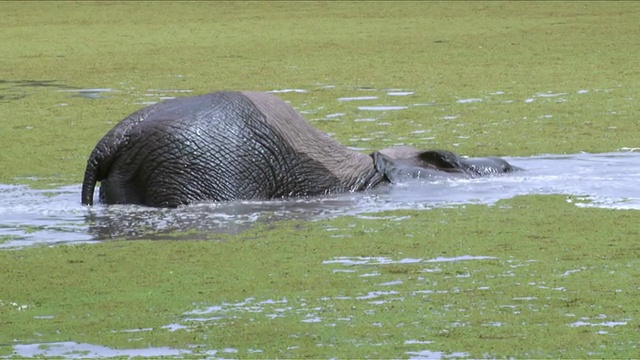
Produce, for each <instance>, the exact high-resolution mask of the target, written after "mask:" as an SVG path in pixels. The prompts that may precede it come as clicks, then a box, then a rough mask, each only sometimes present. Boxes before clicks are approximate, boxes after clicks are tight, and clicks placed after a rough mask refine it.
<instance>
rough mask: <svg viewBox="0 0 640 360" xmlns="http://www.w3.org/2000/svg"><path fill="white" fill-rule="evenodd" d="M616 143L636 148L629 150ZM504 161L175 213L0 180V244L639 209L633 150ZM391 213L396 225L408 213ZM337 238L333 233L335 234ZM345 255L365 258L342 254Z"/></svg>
mask: <svg viewBox="0 0 640 360" xmlns="http://www.w3.org/2000/svg"><path fill="white" fill-rule="evenodd" d="M624 149H626V150H636V148H632V147H628V148H623V150H624ZM505 159H506V160H507V161H509V162H511V163H512V164H514V165H516V166H519V167H522V168H524V169H526V170H525V171H522V172H516V173H511V174H506V175H504V176H494V177H484V178H476V179H435V178H434V179H431V180H424V181H422V180H421V181H410V182H406V183H399V184H395V185H393V186H388V187H381V188H377V189H374V190H371V191H368V192H363V193H348V194H340V195H332V196H325V197H316V198H300V199H282V200H272V201H238V202H227V203H202V204H194V205H190V206H184V207H179V208H177V209H155V208H149V207H143V206H132V205H117V206H104V205H101V204H96V205H95V206H93V207H91V208H89V207H86V206H82V205H81V204H80V200H79V194H80V190H81V185H79V184H77V185H70V186H63V187H59V188H55V189H45V190H42V189H32V188H30V187H28V186H25V185H2V184H0V239H2V240H3V241H4V242H2V243H0V248H9V247H20V246H29V245H33V244H38V243H46V244H58V243H78V242H92V241H100V240H108V239H114V238H123V237H124V238H129V239H136V238H142V237H144V238H150V239H179V238H185V239H205V238H211V234H216V233H224V234H235V233H238V232H240V231H244V230H245V229H248V228H250V227H252V226H254V225H255V224H257V223H260V222H272V221H277V220H281V219H325V218H331V217H336V216H345V215H349V216H358V217H361V218H363V219H381V217H380V216H378V215H376V213H378V212H382V211H388V210H397V209H414V210H429V209H433V208H437V207H447V206H456V205H462V204H469V203H473V204H486V205H491V204H494V203H495V202H496V201H498V200H501V199H507V198H511V197H514V196H518V195H528V194H543V195H544V194H566V195H572V196H577V197H578V198H577V199H573V200H571V201H572V203H574V205H576V206H579V207H601V208H611V209H635V210H640V187H638V186H636V184H637V179H638V178H639V177H640V153H639V152H634V151H624V152H623V151H621V152H614V153H602V154H588V153H580V154H573V155H539V156H533V157H517V158H516V157H511V158H510V157H506V158H505ZM427 184H428V186H425V185H427ZM389 219H390V220H398V221H402V220H404V219H407V218H406V217H395V218H389ZM176 232H184V235H176ZM335 235H338V236H339V235H341V233H340V231H336V232H335ZM334 260H339V259H334ZM344 261H354V262H357V261H372V260H367V259H355V258H349V259H345V260H344ZM425 261H426V260H425ZM432 261H435V260H432ZM568 274H570V272H569V273H568ZM568 274H567V275H568Z"/></svg>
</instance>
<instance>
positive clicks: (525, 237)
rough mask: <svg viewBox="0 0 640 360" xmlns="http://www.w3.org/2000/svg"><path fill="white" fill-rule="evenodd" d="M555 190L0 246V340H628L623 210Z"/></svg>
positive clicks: (286, 344)
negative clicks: (230, 233) (168, 236)
mask: <svg viewBox="0 0 640 360" xmlns="http://www.w3.org/2000/svg"><path fill="white" fill-rule="evenodd" d="M566 200H567V199H566V198H565V197H561V196H555V197H551V196H546V197H545V196H533V197H531V196H530V197H519V198H515V199H511V200H506V201H500V202H499V203H498V204H496V205H495V206H491V207H486V206H482V205H470V206H465V207H457V208H451V209H440V210H432V211H394V212H391V213H389V214H376V215H375V216H372V218H371V219H369V220H363V219H356V218H352V217H342V218H338V219H334V220H327V221H320V222H318V223H308V222H295V221H291V222H281V223H279V224H278V225H276V226H275V227H273V228H270V229H266V228H261V229H254V230H249V231H247V232H245V233H243V234H241V235H239V236H236V237H218V239H219V240H221V241H157V242H154V241H130V242H129V241H116V242H106V243H102V244H95V245H76V246H57V247H53V248H44V247H42V248H32V249H30V250H27V251H3V252H0V270H1V271H2V273H3V274H5V275H3V282H2V284H0V294H4V295H3V296H4V297H5V298H3V299H0V300H2V304H3V305H2V306H0V314H1V316H0V318H1V319H3V320H2V327H3V329H5V331H3V334H2V335H0V343H2V344H4V345H3V346H2V347H1V348H0V352H1V353H3V354H11V352H12V351H13V344H30V343H44V342H61V341H68V340H70V339H73V341H75V342H77V343H88V344H100V345H103V346H107V347H110V348H114V349H128V348H138V347H140V348H146V347H153V348H157V347H162V346H168V347H170V348H173V349H190V350H191V351H196V352H198V351H205V350H212V349H217V350H222V349H224V348H233V349H236V350H237V351H238V352H237V353H236V354H235V355H233V356H238V357H247V356H250V357H261V358H263V357H264V358H274V357H296V358H300V357H346V358H354V357H355V358H362V357H365V356H373V357H385V358H389V357H402V356H406V354H409V353H410V352H419V351H425V350H429V351H440V352H443V354H452V353H459V352H462V353H465V354H468V356H469V357H481V356H484V355H488V356H491V357H495V356H499V357H502V356H515V357H520V358H521V357H547V356H560V357H569V358H583V357H587V356H589V355H595V356H597V357H630V356H633V354H637V351H638V349H637V342H636V340H637V339H636V337H637V331H638V330H640V329H639V328H638V326H637V321H638V318H639V316H640V314H639V310H638V308H637V306H635V299H637V297H638V295H640V288H639V287H638V284H637V280H638V270H639V269H640V261H639V260H638V254H640V245H638V243H637V241H629V239H632V238H633V239H637V238H638V236H640V233H639V232H640V231H639V230H638V227H637V226H636V225H635V224H637V223H638V220H639V217H640V214H639V213H638V212H637V211H629V210H618V211H615V212H614V211H608V210H602V209H580V208H577V207H575V206H574V205H573V204H570V203H568V202H567V201H566ZM387 215H388V216H393V217H395V220H377V219H376V217H380V218H384V217H385V216H387ZM556 219H565V220H564V221H563V222H562V223H558V222H557V221H556ZM265 233H267V234H269V236H268V237H265V236H264V235H265ZM27 281H28V284H29V286H24V285H20V284H25V282H27ZM8 304H19V305H20V306H12V305H8ZM136 329H137V330H138V331H135V330H136ZM132 332H133V333H132ZM14 339H15V340H14ZM412 340H415V342H414V341H412ZM426 342H428V343H426ZM193 345H195V347H193ZM252 349H253V350H260V352H250V350H252ZM403 354H405V355H403Z"/></svg>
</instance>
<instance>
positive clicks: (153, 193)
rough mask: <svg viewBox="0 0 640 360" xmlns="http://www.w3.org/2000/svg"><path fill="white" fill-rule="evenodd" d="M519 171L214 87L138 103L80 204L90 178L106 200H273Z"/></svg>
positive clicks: (98, 150)
mask: <svg viewBox="0 0 640 360" xmlns="http://www.w3.org/2000/svg"><path fill="white" fill-rule="evenodd" d="M513 170H516V168H515V167H512V166H510V165H509V164H508V163H507V162H506V161H504V160H502V159H499V158H473V159H464V158H461V157H460V156H458V155H455V154H453V153H451V152H448V151H443V150H432V151H419V150H416V149H413V148H395V149H384V150H380V151H376V152H374V153H373V154H371V155H366V154H362V153H359V152H356V151H353V150H350V149H348V148H346V147H344V146H342V145H340V144H339V143H337V142H336V141H334V140H333V139H332V138H331V137H329V136H328V135H327V134H325V133H323V132H321V131H319V130H317V129H315V128H314V127H312V126H311V125H310V124H309V123H308V122H307V121H306V120H305V119H304V118H303V117H302V116H301V115H300V114H298V113H297V112H296V111H295V110H294V109H293V108H292V107H291V106H290V105H288V104H287V103H286V102H284V101H282V100H281V99H279V98H278V97H276V96H274V95H271V94H266V93H259V92H217V93H211V94H205V95H201V96H194V97H183V98H178V99H172V100H166V101H164V102H161V103H158V104H155V105H152V106H149V107H146V108H143V109H141V110H139V111H137V112H135V113H133V114H131V115H130V116H128V117H127V118H125V119H124V120H122V121H121V122H120V123H119V124H117V125H116V126H115V127H114V128H113V129H112V130H111V131H109V132H108V133H107V134H106V135H105V136H104V137H103V138H102V139H101V140H100V142H99V143H98V144H97V145H96V147H95V149H94V150H93V152H92V153H91V156H90V157H89V160H88V162H87V168H86V171H85V175H84V182H83V184H82V203H83V204H88V205H92V203H93V191H94V188H95V185H96V182H98V181H100V182H101V186H100V200H101V201H102V202H104V203H107V204H142V205H149V206H158V207H175V206H178V205H181V204H188V203H193V202H199V201H207V200H208V201H226V200H248V199H271V198H279V197H298V196H315V195H323V194H330V193H340V192H348V191H361V190H366V189H369V188H372V187H375V186H377V185H380V184H383V183H389V182H397V181H401V180H402V179H404V178H423V177H428V176H432V175H434V174H448V175H458V176H460V175H462V176H480V175H487V174H494V173H505V172H510V171H513Z"/></svg>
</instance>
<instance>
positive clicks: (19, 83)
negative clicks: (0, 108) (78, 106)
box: [0, 80, 73, 101]
mask: <svg viewBox="0 0 640 360" xmlns="http://www.w3.org/2000/svg"><path fill="white" fill-rule="evenodd" d="M35 88H52V89H58V90H66V89H73V87H72V86H69V85H66V84H62V83H60V82H59V81H58V80H0V101H9V100H19V99H22V98H25V97H27V96H29V95H32V94H33V93H34V92H35Z"/></svg>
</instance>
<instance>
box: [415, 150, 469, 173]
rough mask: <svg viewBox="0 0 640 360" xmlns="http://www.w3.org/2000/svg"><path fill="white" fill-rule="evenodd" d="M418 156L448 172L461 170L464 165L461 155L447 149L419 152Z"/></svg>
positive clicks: (423, 160) (426, 162)
mask: <svg viewBox="0 0 640 360" xmlns="http://www.w3.org/2000/svg"><path fill="white" fill-rule="evenodd" d="M418 158H419V159H420V160H421V161H422V162H424V163H425V164H428V165H431V166H433V167H435V168H437V169H440V170H442V171H447V172H451V171H452V172H460V171H462V169H463V168H464V165H463V164H462V162H461V161H460V156H458V155H456V154H454V153H452V152H451V151H447V150H427V151H423V152H421V153H420V154H418ZM425 166H426V165H425Z"/></svg>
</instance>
